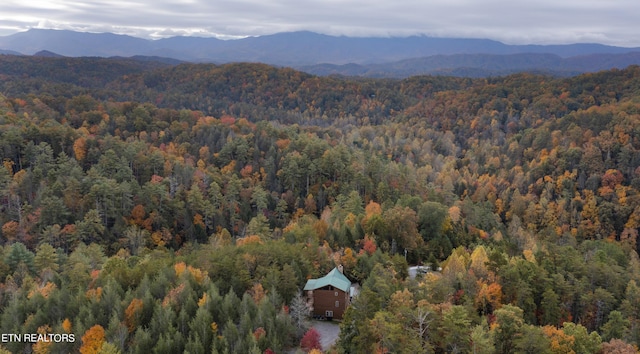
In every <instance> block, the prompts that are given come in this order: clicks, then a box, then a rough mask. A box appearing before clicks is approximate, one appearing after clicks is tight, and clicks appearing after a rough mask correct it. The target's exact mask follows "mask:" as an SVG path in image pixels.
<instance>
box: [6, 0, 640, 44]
mask: <svg viewBox="0 0 640 354" xmlns="http://www.w3.org/2000/svg"><path fill="white" fill-rule="evenodd" d="M639 19H640V1H638V0H526V1H523V0H0V35H8V34H12V33H15V32H18V31H24V30H27V29H29V28H53V29H70V30H77V31H88V32H114V33H120V34H129V35H133V36H137V37H143V38H161V37H172V36H177V35H193V36H200V37H210V36H215V37H219V38H237V37H245V36H255V35H264V34H272V33H277V32H289V31H298V30H309V31H314V32H318V33H324V34H330V35H347V36H376V37H379V36H384V37H386V36H407V35H416V34H423V35H430V36H439V37H467V38H490V39H495V40H499V41H502V42H505V43H509V44H532V43H533V44H560V43H576V42H592V43H593V42H596V43H603V44H610V45H619V46H627V47H630V46H634V47H635V46H640V21H639Z"/></svg>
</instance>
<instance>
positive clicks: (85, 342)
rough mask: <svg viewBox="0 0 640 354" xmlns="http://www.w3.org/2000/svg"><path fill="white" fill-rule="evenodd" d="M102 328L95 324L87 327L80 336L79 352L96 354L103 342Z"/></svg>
mask: <svg viewBox="0 0 640 354" xmlns="http://www.w3.org/2000/svg"><path fill="white" fill-rule="evenodd" d="M104 342H105V339H104V328H102V326H100V325H95V326H93V327H91V328H89V329H88V330H87V331H86V332H84V335H83V336H82V346H81V347H80V353H81V354H97V353H99V352H100V349H101V348H102V344H104Z"/></svg>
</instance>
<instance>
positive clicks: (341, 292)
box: [304, 268, 351, 320]
mask: <svg viewBox="0 0 640 354" xmlns="http://www.w3.org/2000/svg"><path fill="white" fill-rule="evenodd" d="M304 291H305V293H306V295H307V303H308V304H309V306H310V307H311V313H312V315H313V317H315V318H326V319H327V320H332V319H334V318H335V319H339V320H341V319H342V317H343V315H344V312H345V311H346V310H347V307H348V306H349V304H350V302H351V301H350V300H351V299H350V298H351V296H350V292H351V281H349V279H347V277H345V276H344V274H342V272H341V271H340V270H339V269H338V268H333V270H332V271H330V272H329V274H327V275H325V276H324V277H322V278H318V279H309V280H307V284H306V285H305V286H304Z"/></svg>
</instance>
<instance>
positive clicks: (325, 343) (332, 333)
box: [311, 321, 340, 351]
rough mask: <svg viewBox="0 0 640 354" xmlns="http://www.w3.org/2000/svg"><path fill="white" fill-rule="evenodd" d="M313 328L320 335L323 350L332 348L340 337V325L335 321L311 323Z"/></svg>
mask: <svg viewBox="0 0 640 354" xmlns="http://www.w3.org/2000/svg"><path fill="white" fill-rule="evenodd" d="M311 326H312V327H313V328H315V329H316V330H317V331H318V333H320V343H321V344H322V350H323V351H324V350H327V349H329V348H331V346H332V345H334V344H335V343H336V341H337V340H338V336H339V335H340V324H339V323H338V322H333V321H311Z"/></svg>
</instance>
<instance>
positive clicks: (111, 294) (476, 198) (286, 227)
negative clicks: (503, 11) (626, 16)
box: [0, 56, 640, 353]
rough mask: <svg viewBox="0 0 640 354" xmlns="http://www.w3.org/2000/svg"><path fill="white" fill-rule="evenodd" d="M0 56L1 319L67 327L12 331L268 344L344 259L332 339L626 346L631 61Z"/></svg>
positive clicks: (211, 347) (415, 347) (276, 346)
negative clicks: (477, 73) (358, 74)
mask: <svg viewBox="0 0 640 354" xmlns="http://www.w3.org/2000/svg"><path fill="white" fill-rule="evenodd" d="M79 60H80V61H82V63H84V64H83V65H80V64H78V62H77V61H79ZM92 60H95V65H91V63H92ZM0 68H3V69H2V70H1V71H0V76H1V79H2V80H1V81H0V92H2V96H0V152H1V154H2V162H3V168H0V203H1V204H0V208H1V211H2V212H1V213H0V226H1V231H0V232H1V239H0V240H1V242H2V247H0V282H1V284H0V308H1V309H2V310H1V311H0V312H1V315H0V332H2V333H58V334H61V333H73V334H75V338H76V341H75V342H72V343H69V342H67V343H45V342H40V343H37V344H32V343H17V342H8V343H0V344H1V345H2V346H3V347H4V348H6V349H7V350H9V351H10V352H19V351H24V352H29V351H33V352H37V353H48V352H51V353H55V352H77V351H80V352H82V353H97V352H101V353H118V352H120V353H138V352H139V353H175V352H188V353H212V352H213V353H225V352H229V353H236V352H237V353H247V352H251V353H266V352H275V353H281V352H283V351H285V350H287V349H288V348H296V347H298V346H299V345H300V340H301V338H303V335H304V334H305V331H306V329H308V322H306V321H304V320H303V319H304V313H303V312H304V311H303V310H304V306H301V301H302V300H301V298H300V296H299V294H300V289H301V288H302V287H303V286H304V284H305V282H306V280H307V279H309V278H317V277H320V276H323V275H325V274H326V273H327V272H329V271H330V270H331V269H333V268H334V267H335V266H336V265H342V266H343V267H344V270H345V275H347V277H348V278H349V279H350V280H352V281H353V282H358V283H360V284H361V285H362V290H361V293H360V295H359V296H358V297H356V298H355V299H354V302H353V304H352V306H351V307H350V308H349V310H348V311H347V313H346V318H345V319H344V321H343V322H342V323H341V334H340V338H339V340H338V343H337V344H336V346H335V348H334V349H333V350H334V351H336V352H339V353H343V352H344V353H366V352H372V351H375V352H381V353H382V352H394V353H404V352H407V353H417V352H426V353H430V352H434V353H466V352H475V353H514V352H517V353H520V352H522V353H572V352H573V353H600V352H604V353H609V352H616V351H615V350H618V351H617V352H618V353H623V352H624V353H627V352H630V353H634V352H637V349H634V348H633V346H637V345H638V344H640V288H639V283H640V260H639V257H638V252H640V238H639V237H638V228H639V227H640V194H639V191H640V167H639V166H640V67H635V66H632V67H629V68H627V69H625V70H612V71H605V72H600V73H595V74H586V75H581V76H576V77H572V78H562V79H559V78H553V77H550V76H541V75H533V74H525V73H523V74H515V75H511V76H506V77H495V78H488V79H467V78H450V77H430V76H420V77H411V78H408V79H404V80H374V79H361V78H338V77H324V78H323V77H316V76H312V75H308V74H304V73H301V72H297V71H294V70H292V69H287V68H275V67H271V66H267V65H263V64H249V63H246V64H226V65H212V64H180V65H176V66H170V65H166V64H162V65H160V64H149V63H148V62H147V63H140V62H135V61H129V60H113V61H111V60H107V59H92V58H81V59H75V58H22V57H11V56H0ZM35 68H37V70H35ZM85 70H86V71H85ZM67 73H68V74H67ZM408 264H424V265H430V266H431V267H432V268H435V267H441V268H442V271H440V272H428V273H426V274H424V275H419V276H418V277H417V278H416V279H410V278H409V277H408V272H407V267H408ZM624 350H626V351H624Z"/></svg>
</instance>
